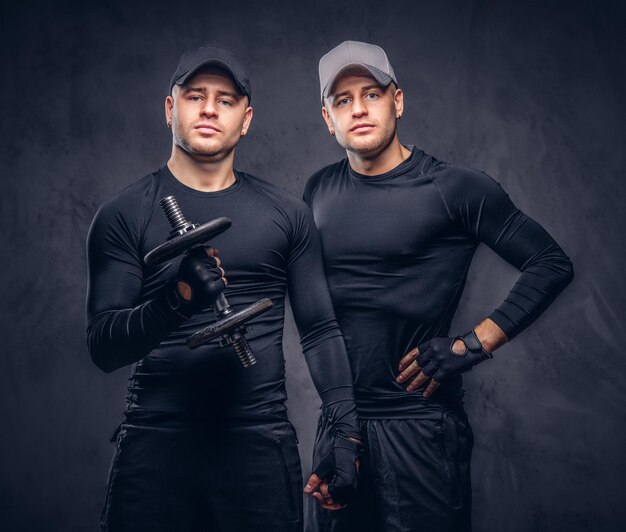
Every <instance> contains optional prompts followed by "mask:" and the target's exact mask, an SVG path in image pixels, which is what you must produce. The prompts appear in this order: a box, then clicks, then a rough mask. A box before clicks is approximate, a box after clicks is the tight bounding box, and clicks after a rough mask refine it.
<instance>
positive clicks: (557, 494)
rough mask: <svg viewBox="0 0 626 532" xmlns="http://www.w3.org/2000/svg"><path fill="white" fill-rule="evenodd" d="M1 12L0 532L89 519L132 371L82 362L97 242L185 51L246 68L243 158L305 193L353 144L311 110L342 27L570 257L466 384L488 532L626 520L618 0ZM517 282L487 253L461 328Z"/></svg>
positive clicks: (435, 140)
mask: <svg viewBox="0 0 626 532" xmlns="http://www.w3.org/2000/svg"><path fill="white" fill-rule="evenodd" d="M126 4H128V5H126ZM130 4H134V5H135V7H129V6H130ZM3 9H4V12H3V16H2V18H1V19H0V20H1V22H0V43H1V46H0V58H1V61H0V64H1V65H2V74H3V76H2V77H3V80H2V83H1V84H0V106H1V112H0V131H1V133H2V139H3V143H2V148H1V150H0V168H1V169H2V170H1V176H2V177H1V179H2V191H3V193H2V195H0V216H1V220H2V227H3V229H2V232H1V235H2V236H1V238H2V247H1V248H0V249H1V250H2V251H1V253H2V258H3V274H2V286H3V288H2V297H1V298H0V300H1V301H0V313H1V314H0V316H1V323H2V329H3V331H2V338H3V346H2V356H1V358H0V416H1V419H2V428H3V437H2V439H1V443H0V471H1V474H0V494H1V497H0V528H2V529H3V530H11V531H13V530H25V531H31V530H37V531H43V530H50V531H92V530H96V529H97V522H98V516H99V511H100V505H101V501H102V498H103V495H104V487H105V480H106V474H107V469H108V466H109V460H110V456H111V451H112V448H111V445H110V444H109V443H108V438H109V435H110V433H111V431H112V430H113V429H114V427H115V425H116V424H117V422H118V421H119V419H120V414H121V411H122V409H123V406H124V401H123V397H124V392H125V381H126V378H127V375H128V371H127V370H119V371H117V372H115V373H113V374H109V375H106V374H104V373H101V372H99V371H98V370H97V369H96V367H95V366H94V365H93V364H92V363H91V361H90V359H89V356H88V354H87V350H86V348H85V340H84V325H85V319H84V313H83V300H84V292H85V278H86V271H85V260H84V253H85V246H84V241H85V236H86V232H87V228H88V226H89V223H90V221H91V218H92V217H93V215H94V213H95V211H96V209H97V207H98V206H99V205H100V203H101V202H103V201H104V200H105V199H107V198H108V197H110V196H111V195H113V194H114V193H115V192H116V191H118V190H120V189H121V188H122V187H124V186H126V185H127V184H129V183H131V182H132V181H133V180H135V179H137V178H139V177H141V176H143V175H145V174H146V173H148V172H150V171H152V170H153V169H155V168H157V167H159V166H160V165H162V164H163V163H164V162H165V160H166V159H167V157H168V154H169V142H170V141H169V131H168V130H167V128H166V127H165V121H164V118H163V113H162V107H163V103H162V102H163V98H164V96H165V92H166V90H167V82H168V80H169V77H170V75H171V73H172V71H173V69H174V68H175V66H176V62H177V59H178V56H179V54H180V53H181V51H183V50H184V49H186V48H188V47H195V46H196V45H199V44H201V43H203V42H205V41H211V42H213V43H215V44H218V45H221V46H223V47H225V48H230V49H232V50H233V51H234V52H235V53H236V54H237V55H239V56H240V57H241V58H242V60H243V61H244V62H245V63H246V64H247V65H248V66H249V70H250V74H251V77H252V80H253V84H254V92H255V98H254V103H255V118H254V123H253V127H252V131H251V134H250V136H249V137H248V138H247V139H246V140H245V141H244V142H243V143H242V144H241V145H240V147H239V148H238V151H237V153H238V155H237V160H238V162H237V166H238V167H239V168H241V169H243V170H247V171H250V172H252V173H255V174H257V175H260V176H263V177H265V178H266V179H268V180H271V181H273V182H275V183H278V184H281V185H282V186H284V187H285V188H287V189H289V190H290V191H292V192H294V193H296V194H298V195H299V194H301V192H302V190H303V187H304V183H305V181H306V179H307V177H308V176H309V175H310V174H311V173H312V172H313V171H315V170H316V169H317V168H319V167H320V166H321V165H323V164H326V163H329V162H332V161H333V160H336V159H337V158H339V157H340V156H341V152H340V151H339V149H338V148H337V147H336V146H335V144H334V140H333V139H331V138H330V137H328V135H327V133H326V132H325V128H324V127H323V123H322V120H321V118H320V116H319V103H318V85H317V83H318V82H317V77H316V68H317V60H318V58H319V56H320V55H321V54H322V53H324V52H326V51H327V50H328V49H330V48H331V47H332V46H334V45H336V44H338V43H339V42H340V41H342V40H344V39H347V38H350V39H357V40H368V41H372V42H376V43H378V44H380V45H382V46H383V47H384V48H385V49H386V50H387V52H388V54H389V56H390V58H391V60H392V62H393V64H394V67H395V70H396V72H397V74H398V76H399V80H400V83H401V85H402V86H403V87H404V89H405V92H406V100H407V104H408V105H407V109H406V113H405V117H404V118H403V120H402V123H401V139H402V140H403V141H404V142H405V143H414V144H417V145H418V146H420V147H421V148H423V149H424V150H426V151H427V152H430V153H432V154H434V155H436V156H438V157H440V158H443V159H447V160H450V161H453V162H455V163H458V164H464V165H467V166H472V167H477V168H480V169H483V170H485V171H486V172H488V173H490V174H491V175H492V176H494V177H495V178H496V179H498V180H499V181H500V182H501V183H502V185H503V186H504V188H505V189H506V190H507V191H508V192H509V194H510V196H511V197H512V199H513V200H514V201H515V202H516V203H517V205H518V206H519V207H520V208H522V209H523V210H524V211H526V212H527V213H528V214H530V215H531V216H533V217H535V218H537V219H538V220H540V221H541V222H542V223H543V224H544V225H545V226H546V228H547V229H548V230H549V231H550V232H551V233H552V235H554V237H555V238H556V239H557V240H558V241H559V242H560V243H561V244H562V246H563V247H564V249H565V250H566V252H567V253H568V254H569V255H570V256H571V257H572V259H573V261H574V264H575V267H576V273H577V277H576V279H575V281H574V283H573V284H572V285H571V286H570V287H569V288H568V289H567V291H566V292H565V293H564V294H563V296H562V297H561V298H560V299H559V300H558V301H557V302H556V304H555V305H554V306H553V307H552V308H551V309H550V310H549V311H548V312H547V313H546V314H545V315H544V316H543V317H542V318H541V319H540V321H539V322H538V323H537V324H536V325H535V326H534V327H533V328H531V329H530V330H528V331H527V332H526V333H525V334H523V335H522V336H520V337H519V338H517V339H516V340H515V341H514V342H513V343H512V344H510V345H507V346H506V347H504V348H503V349H502V350H501V351H499V352H498V354H497V356H496V358H495V360H494V361H493V362H491V363H489V364H485V365H484V366H481V368H480V369H479V370H477V371H475V372H473V374H471V375H470V376H469V377H468V378H467V385H466V387H467V389H468V394H467V400H468V411H469V414H470V417H471V419H472V421H473V424H474V427H475V433H476V449H475V459H474V463H473V472H474V494H475V528H476V530H478V531H495V530H497V531H520V532H525V531H529V530H533V531H544V530H545V531H548V530H569V531H583V530H598V531H610V530H624V527H625V526H626V509H625V506H624V504H623V495H622V493H623V489H622V479H623V477H624V474H625V473H626V464H625V459H624V453H623V449H624V448H625V443H626V442H625V433H626V429H624V424H625V422H626V414H625V411H626V410H625V409H624V402H623V401H624V400H625V399H626V397H625V396H626V392H625V389H626V388H625V385H626V377H625V375H624V369H625V366H626V362H625V360H626V358H625V357H624V355H623V353H622V352H621V349H618V346H623V345H624V343H625V342H626V334H625V330H624V325H623V322H622V317H623V315H624V311H625V310H626V301H625V295H626V289H625V286H624V284H625V283H624V236H623V232H624V227H625V226H626V224H625V222H626V219H625V218H626V216H625V210H624V208H623V203H624V201H625V200H626V187H625V185H624V169H625V168H626V164H625V159H626V156H625V153H624V147H625V146H626V112H625V105H626V104H625V101H624V94H626V82H625V72H626V68H625V67H626V65H625V63H624V52H625V51H626V50H625V48H626V47H625V46H624V45H625V39H624V35H625V34H626V9H625V8H624V4H623V3H620V2H619V1H616V2H599V1H595V2H594V1H592V0H589V1H569V2H562V3H561V2H548V1H544V2H521V1H520V2H512V1H509V0H506V1H495V0H494V1H457V2H453V1H439V2H427V1H403V0H397V1H395V2H390V3H388V4H385V3H384V2H365V1H363V0H361V1H358V2H357V1H349V2H340V1H335V2H325V1H318V2H295V1H293V2H287V1H285V2H269V1H268V2H242V1H240V2H232V3H225V2H211V1H206V0H205V1H204V2H198V1H195V2H188V1H187V0H179V1H178V2H167V3H165V2H150V3H146V4H143V6H142V5H141V4H139V3H133V2H113V1H102V2H99V3H98V4H93V5H92V4H91V3H88V2H85V3H81V4H77V5H76V6H73V7H72V6H70V4H67V3H66V4H63V3H61V2H57V3H53V2H48V3H45V4H41V5H35V4H32V3H31V4H29V3H28V2H23V3H21V4H20V6H17V5H15V6H13V7H5V8H3ZM515 277H516V272H515V271H514V270H513V268H511V267H510V266H508V265H507V264H504V263H502V261H500V260H499V259H498V258H497V257H495V256H494V255H493V254H492V253H491V252H490V251H488V250H482V251H479V253H478V255H477V258H476V260H475V263H474V265H473V268H472V270H471V272H470V276H469V282H468V286H467V289H466V291H465V294H464V297H463V300H462V303H461V308H460V311H459V313H458V315H457V318H456V320H455V324H454V326H453V332H462V331H464V330H466V329H468V328H469V326H471V325H472V324H474V323H475V322H476V321H477V320H479V319H480V318H481V317H483V316H484V315H486V314H487V313H489V311H490V310H491V309H492V308H493V307H495V306H496V305H497V304H498V303H499V301H501V299H502V298H503V297H504V295H505V294H506V292H507V289H508V287H510V286H511V284H512V283H513V282H514V279H515ZM285 341H286V345H287V348H288V350H287V351H288V354H287V357H288V371H289V390H290V413H291V416H292V418H293V419H294V422H295V424H296V426H297V427H298V430H299V434H300V439H301V451H302V456H303V463H304V467H305V469H307V468H308V463H309V460H310V459H309V455H310V448H311V440H312V433H313V428H314V424H315V416H316V409H317V407H318V399H317V397H316V395H315V392H314V391H313V390H312V387H311V383H310V380H309V378H308V375H307V373H306V369H305V367H304V365H303V361H302V357H301V353H300V352H299V348H298V339H297V336H296V333H295V327H294V326H293V324H292V323H290V324H289V325H288V328H287V334H286V340H285Z"/></svg>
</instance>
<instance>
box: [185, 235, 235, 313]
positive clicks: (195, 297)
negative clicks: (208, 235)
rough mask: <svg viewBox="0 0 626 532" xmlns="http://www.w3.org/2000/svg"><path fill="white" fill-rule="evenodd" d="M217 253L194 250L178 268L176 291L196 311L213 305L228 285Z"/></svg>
mask: <svg viewBox="0 0 626 532" xmlns="http://www.w3.org/2000/svg"><path fill="white" fill-rule="evenodd" d="M217 253H218V251H217V249H215V248H212V247H202V246H200V247H197V248H194V249H192V250H191V252H189V253H188V254H187V255H185V257H184V258H183V260H182V261H181V263H180V266H179V268H178V273H177V274H176V291H177V292H178V295H179V296H180V298H181V299H182V300H184V301H185V303H186V304H189V305H191V306H193V307H194V309H195V310H196V311H198V310H201V309H203V308H206V307H208V306H210V305H213V304H214V303H215V300H216V299H217V297H218V296H219V295H220V294H221V293H222V292H223V291H224V288H226V285H227V284H228V281H227V280H226V277H224V270H223V269H222V268H221V267H220V264H221V261H220V259H219V258H217Z"/></svg>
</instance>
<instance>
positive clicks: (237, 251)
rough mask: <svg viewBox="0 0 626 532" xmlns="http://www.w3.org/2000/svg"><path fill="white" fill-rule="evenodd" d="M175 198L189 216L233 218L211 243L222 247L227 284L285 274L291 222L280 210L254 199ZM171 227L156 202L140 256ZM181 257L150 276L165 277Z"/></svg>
mask: <svg viewBox="0 0 626 532" xmlns="http://www.w3.org/2000/svg"><path fill="white" fill-rule="evenodd" d="M177 200H178V202H179V204H180V208H181V210H182V212H183V214H184V215H185V217H186V218H187V220H188V221H191V222H194V223H198V224H202V223H205V222H208V221H210V220H213V219H215V218H218V217H222V216H225V217H227V218H229V219H230V220H231V222H232V224H231V226H230V228H229V229H227V230H226V231H224V232H223V233H221V234H220V235H218V236H216V237H214V238H213V239H211V240H210V241H208V242H207V245H210V246H212V247H215V248H217V249H218V250H219V257H220V259H221V261H222V266H223V268H224V269H225V271H226V274H227V277H228V279H229V283H230V282H232V283H233V284H234V283H235V282H237V281H238V280H244V279H245V281H246V282H254V281H258V282H263V280H264V279H267V278H268V277H271V278H272V279H274V280H275V279H276V278H283V277H284V276H285V275H286V264H287V261H288V257H289V253H290V249H291V235H290V227H289V224H288V222H287V220H286V219H285V218H284V216H282V215H281V213H280V212H279V211H277V210H276V209H274V208H272V207H271V206H270V205H267V204H261V203H259V202H255V201H254V200H253V199H250V198H237V197H233V196H224V197H217V198H215V197H209V198H191V199H189V198H186V197H185V196H181V195H178V196H177ZM170 230H171V227H170V224H169V222H168V221H167V218H166V217H165V215H164V213H163V211H162V210H161V208H160V207H159V205H158V203H157V204H156V205H155V207H154V209H153V211H152V213H151V214H150V216H149V218H148V221H147V223H146V226H145V228H144V232H143V240H142V242H141V243H140V249H141V253H142V256H143V255H145V253H147V252H148V251H150V250H151V249H153V248H155V247H157V246H159V245H160V244H162V243H163V242H165V240H166V239H167V238H168V236H169V234H170ZM181 258H182V256H180V257H176V258H175V259H172V260H171V261H170V262H169V263H166V264H164V265H160V266H158V267H156V268H155V269H154V270H153V271H150V270H148V271H147V272H146V273H147V277H148V278H149V277H152V276H158V277H162V276H163V275H165V276H167V275H168V274H169V273H168V272H167V271H166V270H171V269H172V268H174V267H175V268H178V264H179V262H180V260H181Z"/></svg>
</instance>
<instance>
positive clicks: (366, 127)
mask: <svg viewBox="0 0 626 532" xmlns="http://www.w3.org/2000/svg"><path fill="white" fill-rule="evenodd" d="M373 127H374V124H370V123H369V122H360V123H358V124H355V125H353V126H352V127H351V128H350V131H356V132H360V131H367V130H369V129H371V128H373Z"/></svg>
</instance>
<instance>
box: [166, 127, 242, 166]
mask: <svg viewBox="0 0 626 532" xmlns="http://www.w3.org/2000/svg"><path fill="white" fill-rule="evenodd" d="M174 142H175V143H176V144H177V145H178V146H180V148H181V149H183V150H184V151H185V152H186V153H188V154H189V155H191V156H192V157H193V156H195V157H201V158H202V159H221V158H223V157H225V156H226V155H228V154H229V153H230V152H232V151H233V150H234V149H235V146H236V145H237V142H238V139H237V140H234V139H233V140H231V139H228V141H227V142H224V143H217V142H212V143H209V144H205V143H203V142H198V141H195V140H192V139H190V138H189V136H188V135H185V134H179V133H178V132H176V133H175V134H174Z"/></svg>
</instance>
